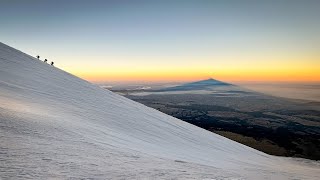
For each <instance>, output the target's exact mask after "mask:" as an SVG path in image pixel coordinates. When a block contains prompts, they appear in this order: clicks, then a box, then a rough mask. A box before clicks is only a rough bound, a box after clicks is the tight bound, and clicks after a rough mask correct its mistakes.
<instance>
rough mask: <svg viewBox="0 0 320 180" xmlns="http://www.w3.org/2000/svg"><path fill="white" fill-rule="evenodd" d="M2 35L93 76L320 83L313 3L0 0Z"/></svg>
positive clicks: (319, 17)
mask: <svg viewBox="0 0 320 180" xmlns="http://www.w3.org/2000/svg"><path fill="white" fill-rule="evenodd" d="M0 41H1V42H3V43H5V44H7V45H9V46H12V47H14V48H17V49H19V50H21V51H23V52H26V53H28V54H30V55H33V56H36V55H40V57H41V59H44V58H47V59H48V60H49V61H54V62H55V65H56V66H57V67H59V68H61V69H63V70H65V71H68V72H70V73H72V74H75V75H77V76H80V77H81V78H84V79H86V80H89V81H92V82H133V81H143V82H146V81H148V82H164V81H192V80H200V79H206V78H209V77H211V78H215V79H219V80H223V81H231V82H232V81H253V82H255V81H259V82H261V81H262V82H269V81H272V82H320V1H317V0H315V1H313V0H306V1H302V0H300V1H298V0H269V1H256V0H234V1H232V0H221V1H218V0H194V1H189V0H171V1H169V0H158V1H154V0H149V1H139V0H136V1H135V0H114V1H108V0H104V1H97V0H90V1H89V0H87V1H84V0H64V1H61V0H55V1H52V0H51V1H50V0H0Z"/></svg>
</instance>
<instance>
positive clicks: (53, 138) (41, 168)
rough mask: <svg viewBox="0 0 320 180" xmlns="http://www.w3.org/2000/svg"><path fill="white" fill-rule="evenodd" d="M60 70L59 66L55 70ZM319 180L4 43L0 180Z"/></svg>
mask: <svg viewBox="0 0 320 180" xmlns="http://www.w3.org/2000/svg"><path fill="white" fill-rule="evenodd" d="M57 64H58V63H57ZM27 178H30V179H48V178H55V179H72V178H75V179H78V178H79V179H80V178H92V179H320V165H319V162H316V161H311V160H304V159H295V158H283V157H275V156H270V155H267V154H265V153H262V152H260V151H257V150H254V149H252V148H249V147H247V146H244V145H241V144H239V143H236V142H234V141H231V140H229V139H226V138H224V137H221V136H219V135H216V134H214V133H211V132H209V131H206V130H203V129H201V128H198V127H196V126H193V125H191V124H188V123H186V122H183V121H181V120H179V119H176V118H173V117H171V116H168V115H166V114H163V113H161V112H159V111H157V110H154V109H151V108H148V107H146V106H144V105H142V104H139V103H137V102H134V101H131V100H129V99H127V98H124V97H122V96H120V95H117V94H115V93H112V92H110V91H108V90H105V89H102V88H100V87H98V86H96V85H93V84H91V83H89V82H87V81H84V80H82V79H80V78H78V77H75V76H73V75H71V74H69V73H66V72H64V71H62V70H60V69H58V68H56V67H53V66H51V65H49V64H46V63H44V62H41V61H39V60H38V59H36V58H33V57H31V56H29V55H27V54H24V53H22V52H20V51H18V50H15V49H13V48H11V47H8V46H7V45H4V44H2V43H0V179H27Z"/></svg>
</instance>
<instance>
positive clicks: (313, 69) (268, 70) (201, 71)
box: [66, 63, 320, 82]
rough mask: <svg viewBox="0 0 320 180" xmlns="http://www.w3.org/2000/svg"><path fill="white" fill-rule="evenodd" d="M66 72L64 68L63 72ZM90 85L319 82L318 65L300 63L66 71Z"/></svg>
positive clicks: (98, 68)
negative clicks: (179, 82) (202, 82)
mask: <svg viewBox="0 0 320 180" xmlns="http://www.w3.org/2000/svg"><path fill="white" fill-rule="evenodd" d="M66 70H67V69H66ZM67 71H69V72H71V73H73V74H75V75H76V76H79V77H81V78H84V79H86V80H88V81H91V82H107V81H114V82H117V81H118V82H133V81H135V82H137V81H143V82H169V81H197V80H201V79H207V78H214V79H218V80H222V81H227V82H228V81H229V82H232V81H260V82H261V81H262V82H263V81H265V82H271V81H272V82H284V81H286V82H320V66H319V65H316V64H315V65H309V66H306V65H305V64H302V63H296V64H294V63H291V64H289V65H286V64H279V63H277V64H276V65H274V66H271V65H265V64H260V65H257V64H256V65H253V66H251V67H250V66H245V67H243V66H233V67H227V68H225V67H224V68H223V67H221V68H219V67H214V66H206V67H205V66H202V67H197V66H190V67H170V68H166V67H158V68H149V67H140V68H137V67H135V68H134V67H133V68H130V67H127V68H124V67H114V68H110V67H109V68H103V67H95V68H92V69H86V68H83V69H73V68H72V69H70V70H67Z"/></svg>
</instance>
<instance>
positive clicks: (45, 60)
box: [37, 56, 54, 66]
mask: <svg viewBox="0 0 320 180" xmlns="http://www.w3.org/2000/svg"><path fill="white" fill-rule="evenodd" d="M37 58H38V59H40V56H37ZM43 62H45V63H47V62H48V60H47V59H44V61H43ZM50 64H51V66H53V64H54V62H53V61H52V62H51V63H50Z"/></svg>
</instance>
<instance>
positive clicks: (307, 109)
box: [115, 80, 320, 160]
mask: <svg viewBox="0 0 320 180" xmlns="http://www.w3.org/2000/svg"><path fill="white" fill-rule="evenodd" d="M211 81H212V82H211ZM213 81H214V80H210V81H209V86H207V85H206V86H202V85H201V86H199V85H198V84H196V85H192V88H190V86H189V84H187V85H185V86H186V87H187V88H186V89H187V90H186V89H184V88H185V87H184V85H182V86H181V87H178V88H175V89H172V88H170V89H164V90H140V91H138V90H131V91H130V90H116V91H115V92H117V93H119V94H121V95H124V96H125V97H127V98H130V99H132V100H134V101H137V102H140V103H142V104H144V105H146V106H149V107H152V108H154V109H157V110H159V111H161V112H163V113H166V114H168V115H171V116H174V117H176V118H178V119H181V120H183V121H186V122H188V123H191V124H194V125H196V126H198V127H201V128H203V129H206V130H209V131H211V132H214V133H217V134H219V135H221V136H224V137H226V138H229V139H231V140H234V141H237V142H239V143H241V144H244V145H247V146H250V147H252V148H254V149H257V150H260V151H263V152H265V153H268V154H271V155H277V156H288V157H301V158H307V159H313V160H319V159H320V111H319V106H317V105H316V104H314V103H310V102H307V101H302V100H301V101H297V100H291V99H286V98H280V97H274V96H269V95H265V94H262V93H258V92H255V91H250V90H247V89H242V88H240V87H238V86H233V85H230V86H229V85H227V86H220V85H219V86H216V85H212V84H211V85H210V83H213ZM200 82H201V81H200Z"/></svg>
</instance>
